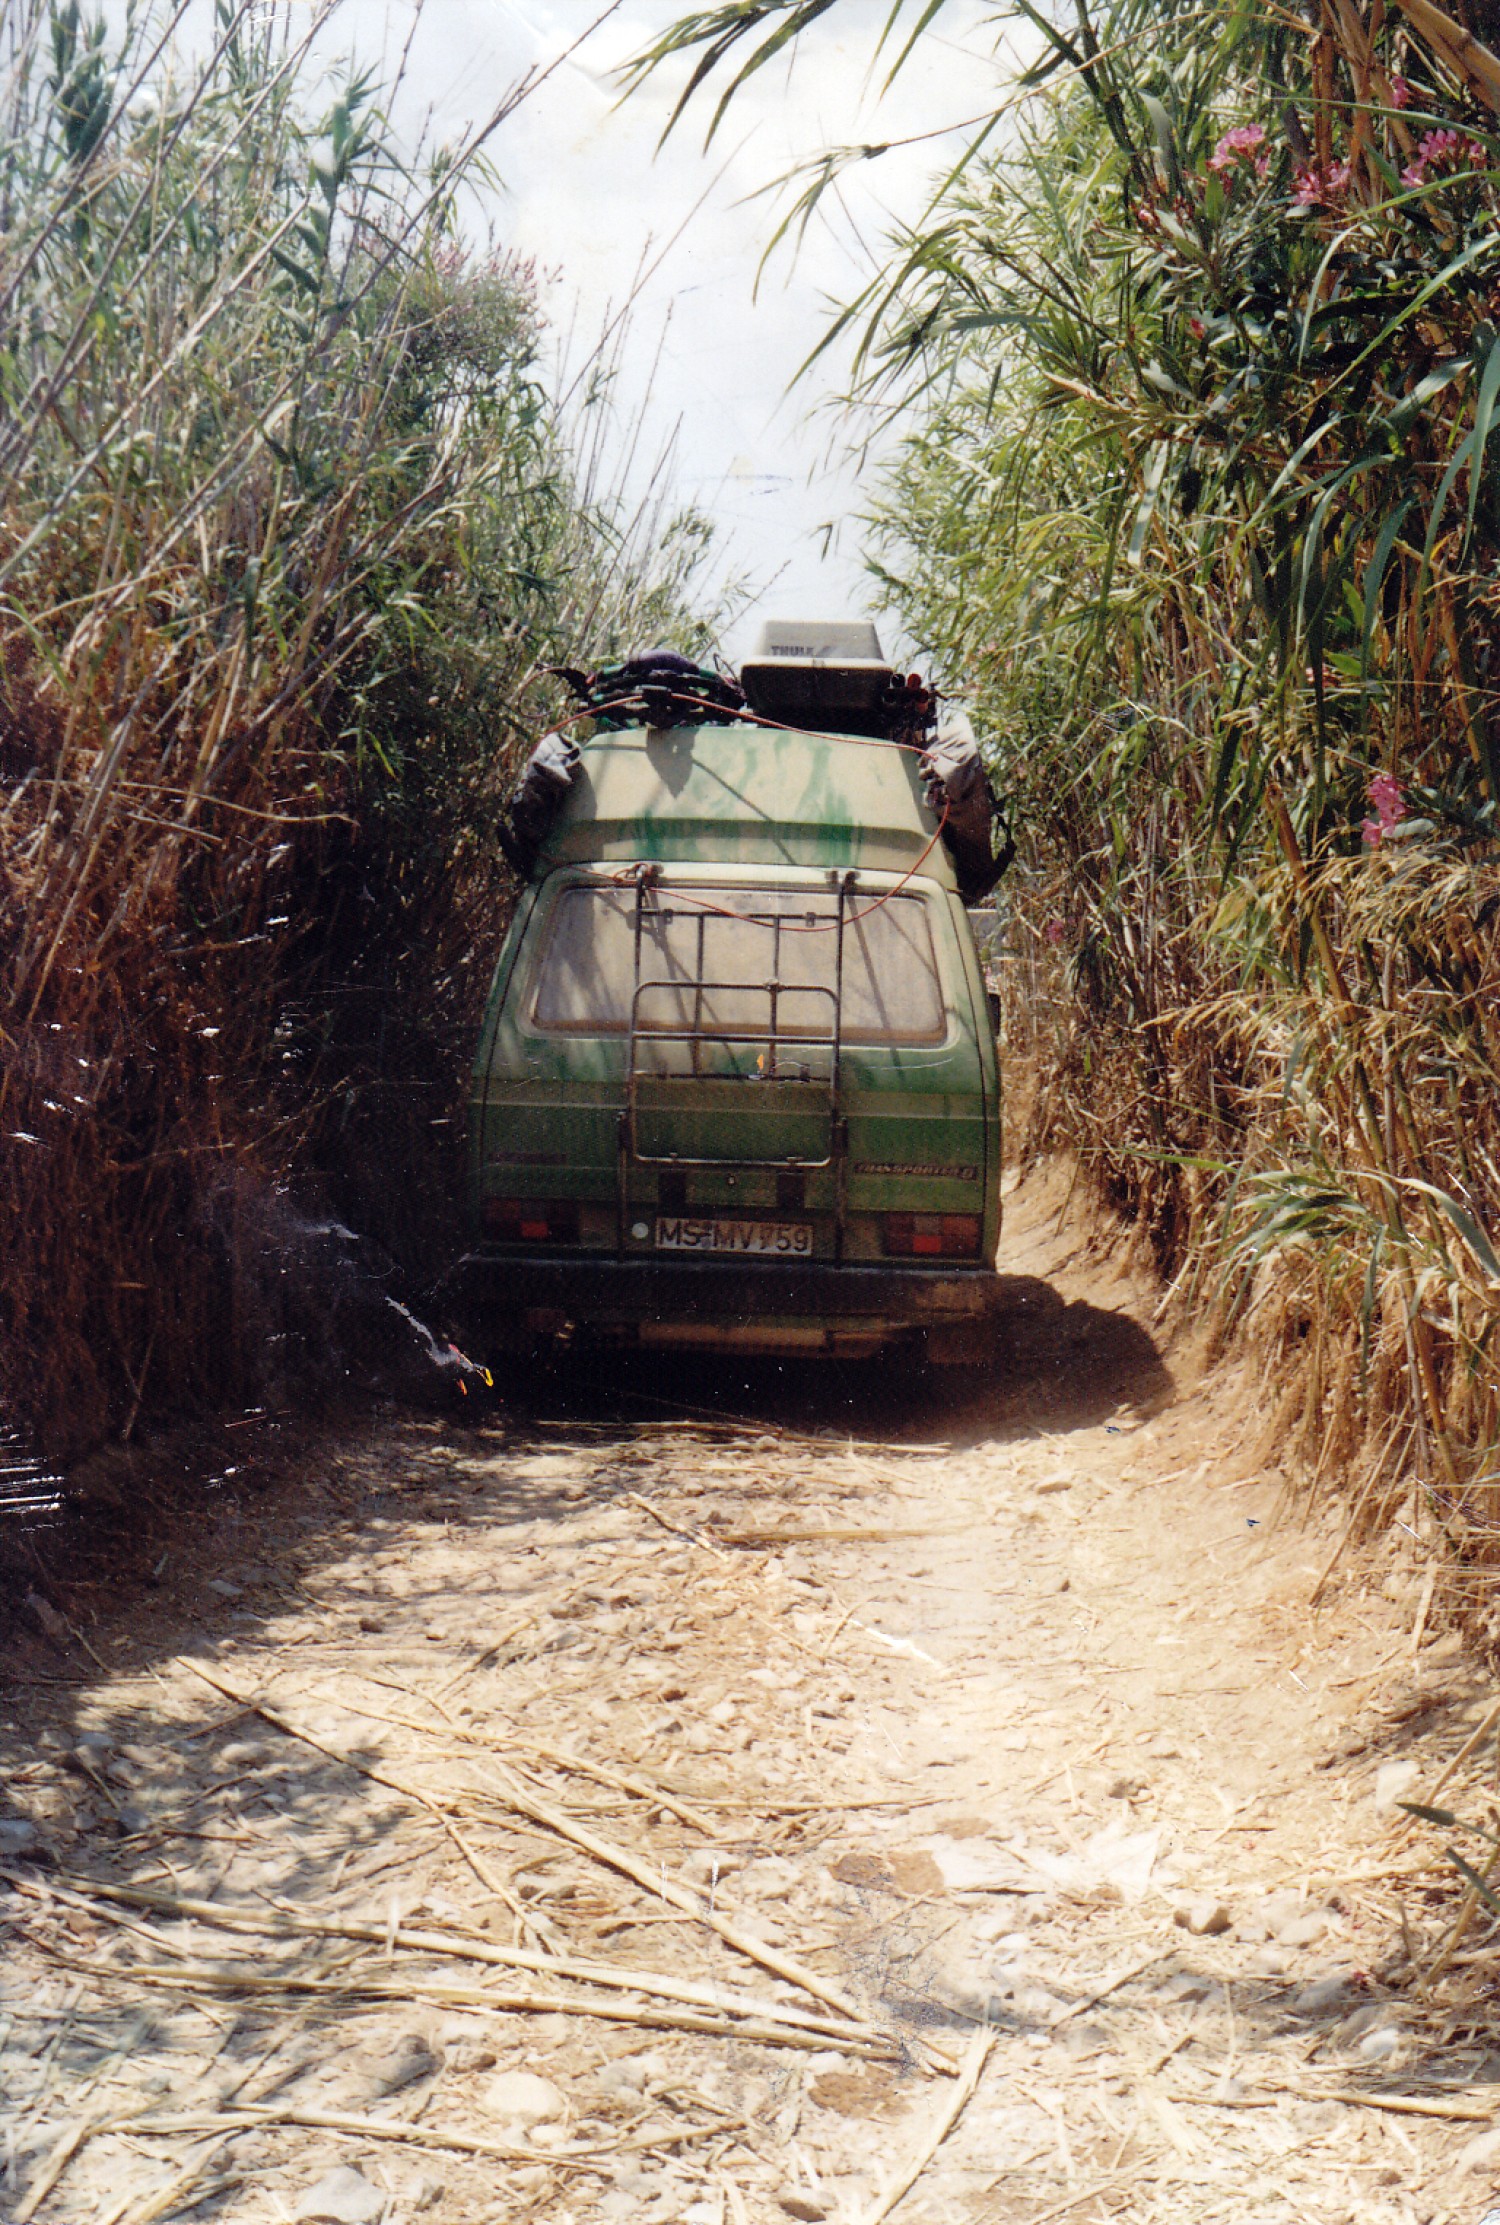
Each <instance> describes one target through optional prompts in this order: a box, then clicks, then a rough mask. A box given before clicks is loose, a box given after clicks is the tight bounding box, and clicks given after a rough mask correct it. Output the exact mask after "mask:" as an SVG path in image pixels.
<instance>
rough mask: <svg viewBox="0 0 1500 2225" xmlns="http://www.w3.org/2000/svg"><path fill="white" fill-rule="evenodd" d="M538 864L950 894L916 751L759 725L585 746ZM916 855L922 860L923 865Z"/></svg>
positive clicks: (629, 730)
mask: <svg viewBox="0 0 1500 2225" xmlns="http://www.w3.org/2000/svg"><path fill="white" fill-rule="evenodd" d="M580 752H581V763H580V767H579V772H578V776H577V778H576V779H575V780H574V782H573V785H572V787H571V788H570V789H569V791H568V793H567V795H566V797H565V798H564V800H563V803H562V807H561V809H560V810H559V812H558V815H557V818H556V819H555V821H554V822H553V825H552V827H551V829H550V830H549V832H548V835H547V839H546V841H545V843H544V844H543V846H542V850H541V853H540V856H539V859H538V871H540V872H546V871H549V870H550V869H551V868H553V867H554V866H558V865H571V864H589V863H596V862H604V861H611V860H623V859H637V858H648V859H652V860H656V861H660V862H662V863H667V862H676V863H680V864H693V865H719V864H725V865H798V866H814V867H816V866H825V867H826V866H834V865H848V866H862V867H864V868H865V869H866V870H867V871H870V872H889V873H905V872H909V871H910V870H911V868H912V867H913V866H914V865H915V864H916V863H917V862H918V860H919V859H920V860H921V861H922V871H923V874H924V877H927V878H930V879H932V880H934V881H938V882H940V883H941V884H942V885H943V886H944V887H945V888H953V887H956V886H957V883H956V881H955V879H954V875H953V867H952V865H951V863H950V862H949V858H948V853H947V851H946V849H945V848H944V847H943V845H942V843H940V842H934V840H933V836H934V834H935V833H936V831H937V820H936V817H935V816H934V814H933V813H932V812H931V811H930V810H929V809H928V807H927V804H926V801H925V799H924V797H923V794H922V783H921V779H920V777H919V774H918V770H917V758H916V755H915V753H914V752H913V751H911V750H909V749H901V748H898V747H897V746H896V745H895V744H894V743H892V742H871V741H866V740H859V739H853V738H850V737H848V736H845V735H841V734H806V733H800V732H797V733H793V732H787V731H785V730H783V729H778V728H768V727H763V726H749V725H745V726H740V725H734V726H674V727H668V728H654V727H650V728H648V727H626V728H624V729H623V730H621V731H618V732H615V733H608V734H595V735H593V736H592V737H591V738H590V739H589V740H587V741H584V742H582V743H581V744H580ZM924 851H925V852H926V853H927V854H926V856H925V858H924V857H923V853H924Z"/></svg>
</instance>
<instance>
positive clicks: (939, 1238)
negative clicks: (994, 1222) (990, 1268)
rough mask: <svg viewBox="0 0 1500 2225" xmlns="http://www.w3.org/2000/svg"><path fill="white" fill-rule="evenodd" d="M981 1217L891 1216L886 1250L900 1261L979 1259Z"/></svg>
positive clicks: (940, 1214) (886, 1221)
mask: <svg viewBox="0 0 1500 2225" xmlns="http://www.w3.org/2000/svg"><path fill="white" fill-rule="evenodd" d="M983 1225H984V1224H983V1222H982V1221H981V1220H980V1217H979V1215H978V1214H977V1213H887V1215H886V1216H885V1248H886V1253H887V1256H888V1257H893V1258H897V1259H977V1258H978V1257H979V1240H980V1234H981V1230H982V1228H983Z"/></svg>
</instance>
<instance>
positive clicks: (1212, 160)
mask: <svg viewBox="0 0 1500 2225" xmlns="http://www.w3.org/2000/svg"><path fill="white" fill-rule="evenodd" d="M1265 143H1266V134H1265V127H1264V125H1262V124H1237V125H1236V126H1235V128H1234V130H1233V131H1226V132H1225V134H1224V136H1223V138H1222V139H1221V140H1220V141H1219V144H1218V145H1217V147H1215V149H1214V151H1213V153H1212V154H1211V155H1210V156H1209V158H1208V167H1209V168H1210V170H1214V171H1217V172H1218V174H1219V176H1220V177H1223V176H1224V175H1225V174H1226V173H1227V172H1228V171H1231V170H1233V168H1234V166H1235V164H1236V163H1237V162H1242V161H1244V162H1248V163H1249V164H1250V165H1251V167H1252V168H1253V169H1254V171H1255V173H1256V175H1257V177H1262V178H1263V177H1264V176H1265V174H1266V172H1267V170H1268V169H1269V168H1270V160H1269V157H1268V156H1266V155H1265V154H1264V153H1262V151H1261V150H1262V149H1263V148H1264V146H1265Z"/></svg>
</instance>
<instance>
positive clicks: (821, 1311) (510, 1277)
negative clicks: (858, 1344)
mask: <svg viewBox="0 0 1500 2225" xmlns="http://www.w3.org/2000/svg"><path fill="white" fill-rule="evenodd" d="M999 1293H1000V1278H999V1276H998V1275H997V1274H996V1273H995V1271H994V1269H993V1268H992V1267H942V1268H937V1267H891V1266H887V1265H884V1264H883V1263H875V1262H871V1263H868V1264H867V1263H863V1262H861V1263H858V1264H850V1265H845V1266H836V1265H834V1263H833V1262H832V1261H828V1260H814V1261H806V1260H804V1261H798V1262H795V1263H787V1262H783V1261H780V1260H745V1259H740V1260H736V1261H734V1263H733V1264H732V1265H731V1264H730V1263H729V1262H727V1261H724V1260H698V1259H658V1258H640V1259H617V1258H613V1257H610V1256H607V1255H606V1256H602V1257H601V1256H598V1255H596V1256H595V1257H593V1258H579V1257H578V1256H577V1255H576V1254H574V1255H572V1256H567V1257H565V1256H561V1255H558V1254H551V1255H547V1256H541V1257H538V1256H536V1255H534V1254H533V1255H531V1256H529V1257H518V1256H517V1255H516V1254H515V1253H509V1252H508V1253H498V1252H483V1251H477V1252H469V1253H467V1254H466V1255H465V1256H464V1257H463V1258H462V1259H460V1260H459V1261H458V1262H457V1264H456V1265H455V1266H454V1268H453V1269H452V1271H451V1273H450V1274H449V1275H448V1276H447V1277H446V1278H445V1282H444V1287H443V1295H444V1296H445V1297H448V1298H451V1299H452V1300H453V1302H454V1303H455V1304H456V1305H458V1306H459V1307H460V1308H463V1309H467V1308H469V1307H474V1308H476V1309H479V1310H483V1311H484V1312H487V1313H502V1314H509V1315H518V1314H526V1313H533V1312H535V1313H548V1314H560V1315H562V1316H563V1317H564V1318H565V1319H567V1320H569V1321H577V1322H598V1323H604V1322H619V1323H624V1322H643V1321H704V1322H707V1321H712V1322H724V1323H731V1324H732V1323H750V1322H756V1321H766V1320H771V1319H779V1320H788V1319H802V1320H806V1319H808V1318H812V1319H818V1320H824V1321H827V1322H828V1323H830V1324H834V1323H838V1322H847V1321H869V1322H876V1321H878V1322H882V1323H884V1322H891V1323H913V1324H921V1323H932V1322H948V1321H973V1320H976V1319H983V1318H984V1317H985V1316H987V1315H988V1314H989V1313H990V1312H992V1311H993V1309H994V1308H995V1306H996V1304H997V1302H998V1299H999Z"/></svg>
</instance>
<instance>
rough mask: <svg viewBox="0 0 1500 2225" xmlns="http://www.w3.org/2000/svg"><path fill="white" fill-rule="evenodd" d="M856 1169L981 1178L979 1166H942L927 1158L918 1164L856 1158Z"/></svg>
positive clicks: (951, 1178)
mask: <svg viewBox="0 0 1500 2225" xmlns="http://www.w3.org/2000/svg"><path fill="white" fill-rule="evenodd" d="M854 1171H855V1173H856V1174H925V1175H927V1176H929V1177H932V1176H941V1177H942V1178H943V1180H944V1181H947V1182H977V1181H978V1180H979V1169H978V1167H940V1166H938V1165H937V1164H936V1162H935V1161H927V1160H924V1161H922V1162H921V1163H920V1164H917V1163H908V1162H907V1161H906V1160H904V1159H856V1160H855V1162H854Z"/></svg>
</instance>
